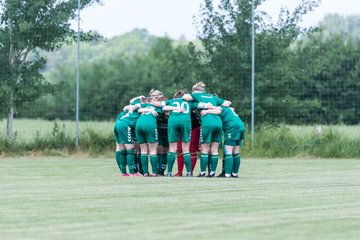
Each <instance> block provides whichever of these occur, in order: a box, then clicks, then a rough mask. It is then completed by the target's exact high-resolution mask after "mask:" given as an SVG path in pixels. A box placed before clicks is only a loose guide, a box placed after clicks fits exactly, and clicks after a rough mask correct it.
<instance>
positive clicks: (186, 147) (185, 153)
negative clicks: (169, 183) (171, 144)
mask: <svg viewBox="0 0 360 240" xmlns="http://www.w3.org/2000/svg"><path fill="white" fill-rule="evenodd" d="M181 145H182V149H184V150H183V156H184V163H185V167H186V176H188V177H190V176H192V171H191V158H190V152H189V148H190V142H182V143H181Z"/></svg>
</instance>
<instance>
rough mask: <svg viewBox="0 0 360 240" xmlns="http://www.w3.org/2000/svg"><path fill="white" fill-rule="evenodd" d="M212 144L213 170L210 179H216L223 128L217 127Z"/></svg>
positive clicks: (213, 133)
mask: <svg viewBox="0 0 360 240" xmlns="http://www.w3.org/2000/svg"><path fill="white" fill-rule="evenodd" d="M211 135H212V142H211V145H210V155H211V170H210V174H209V176H208V177H215V173H216V168H217V164H218V161H219V145H220V142H221V141H222V127H221V126H216V127H214V128H213V130H212V133H211Z"/></svg>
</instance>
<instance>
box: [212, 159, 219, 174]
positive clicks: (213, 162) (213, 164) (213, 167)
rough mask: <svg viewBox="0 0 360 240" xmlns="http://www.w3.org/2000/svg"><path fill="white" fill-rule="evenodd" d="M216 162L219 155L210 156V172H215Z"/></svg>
mask: <svg viewBox="0 0 360 240" xmlns="http://www.w3.org/2000/svg"><path fill="white" fill-rule="evenodd" d="M218 161H219V155H211V172H216V167H217V164H218Z"/></svg>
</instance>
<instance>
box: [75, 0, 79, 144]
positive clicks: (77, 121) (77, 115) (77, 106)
mask: <svg viewBox="0 0 360 240" xmlns="http://www.w3.org/2000/svg"><path fill="white" fill-rule="evenodd" d="M77 21H78V30H77V66H76V67H77V73H76V146H78V145H79V85H80V0H78V14H77Z"/></svg>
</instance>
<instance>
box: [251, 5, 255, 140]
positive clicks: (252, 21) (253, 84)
mask: <svg viewBox="0 0 360 240" xmlns="http://www.w3.org/2000/svg"><path fill="white" fill-rule="evenodd" d="M251 11H252V13H251V23H252V26H251V32H252V33H251V143H252V144H254V122H255V23H254V0H252V2H251Z"/></svg>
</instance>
